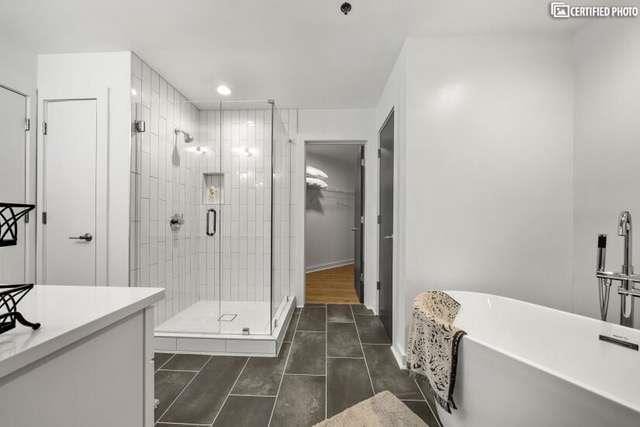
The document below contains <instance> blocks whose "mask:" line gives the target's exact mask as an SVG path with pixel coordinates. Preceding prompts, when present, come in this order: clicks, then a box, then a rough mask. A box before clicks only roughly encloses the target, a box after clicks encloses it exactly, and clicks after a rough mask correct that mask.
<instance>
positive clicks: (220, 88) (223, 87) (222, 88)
mask: <svg viewBox="0 0 640 427" xmlns="http://www.w3.org/2000/svg"><path fill="white" fill-rule="evenodd" d="M216 90H217V91H218V93H219V94H220V95H222V96H229V95H231V89H229V86H226V85H220V86H218V88H217V89H216Z"/></svg>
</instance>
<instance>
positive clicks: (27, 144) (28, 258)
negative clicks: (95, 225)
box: [0, 83, 37, 282]
mask: <svg viewBox="0 0 640 427" xmlns="http://www.w3.org/2000/svg"><path fill="white" fill-rule="evenodd" d="M0 88H2V89H5V90H8V91H9V92H13V93H15V94H16V95H20V96H22V97H24V113H25V119H26V120H28V123H29V126H28V127H25V131H24V150H25V155H24V158H25V162H24V163H25V164H24V200H25V203H34V199H35V195H34V194H32V191H31V188H32V185H33V180H32V177H31V175H32V173H31V171H32V168H33V166H32V165H33V163H34V162H33V160H34V159H33V156H32V155H31V148H32V143H31V136H32V130H33V128H34V126H35V120H33V119H32V117H31V99H32V98H31V96H29V95H28V94H26V93H24V92H22V91H19V90H18V89H14V88H13V87H11V86H7V85H5V84H2V83H0ZM26 125H27V123H25V126H26ZM36 157H37V156H36ZM27 215H28V216H27V217H26V218H25V220H27V218H28V219H29V222H31V221H33V220H35V219H36V218H37V214H36V213H35V211H34V212H31V214H27ZM30 229H31V227H30V226H29V225H26V227H25V228H24V278H25V281H27V282H31V281H32V280H31V279H32V278H33V279H35V271H34V270H35V268H34V269H33V270H32V269H31V267H32V262H33V259H32V257H33V254H32V251H33V250H34V246H33V244H32V243H31V241H32V237H31V233H30ZM36 234H37V233H36ZM36 247H37V246H36ZM33 267H35V266H33Z"/></svg>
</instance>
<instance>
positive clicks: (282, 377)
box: [267, 307, 304, 426]
mask: <svg viewBox="0 0 640 427" xmlns="http://www.w3.org/2000/svg"><path fill="white" fill-rule="evenodd" d="M303 309H304V307H303V308H302V309H300V313H299V314H298V319H296V325H295V326H294V328H293V337H292V338H291V343H290V344H289V351H288V352H287V357H286V359H285V361H284V368H282V376H281V377H280V384H278V390H277V391H276V398H275V399H273V408H271V415H269V422H268V423H267V426H270V425H271V420H272V419H273V414H274V413H275V412H276V405H277V404H278V397H280V389H281V388H282V382H283V381H284V376H285V375H286V373H287V365H289V357H290V356H291V352H292V351H293V343H294V341H295V340H296V332H298V324H300V317H302V310H303ZM293 314H294V315H295V309H294V312H293ZM287 329H288V326H287ZM286 334H287V333H286V331H285V336H286Z"/></svg>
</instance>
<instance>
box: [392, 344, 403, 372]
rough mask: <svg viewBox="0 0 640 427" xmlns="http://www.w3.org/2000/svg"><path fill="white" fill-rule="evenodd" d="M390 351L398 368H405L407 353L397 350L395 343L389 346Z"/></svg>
mask: <svg viewBox="0 0 640 427" xmlns="http://www.w3.org/2000/svg"><path fill="white" fill-rule="evenodd" d="M391 353H393V357H395V359H396V363H397V364H398V367H399V368H400V369H407V355H406V354H405V353H404V352H402V351H400V350H398V349H397V348H396V346H395V345H392V346H391Z"/></svg>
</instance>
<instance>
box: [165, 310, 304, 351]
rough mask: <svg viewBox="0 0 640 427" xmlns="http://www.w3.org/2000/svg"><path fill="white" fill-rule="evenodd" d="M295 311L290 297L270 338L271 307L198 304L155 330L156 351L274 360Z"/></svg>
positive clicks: (278, 317) (277, 318)
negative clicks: (246, 330) (245, 356)
mask: <svg viewBox="0 0 640 427" xmlns="http://www.w3.org/2000/svg"><path fill="white" fill-rule="evenodd" d="M295 307H296V304H295V297H289V298H288V300H287V301H286V302H285V303H284V304H283V306H282V307H280V310H279V313H277V314H276V317H275V319H276V321H275V322H274V327H273V331H272V333H271V334H269V319H267V315H266V314H267V313H269V310H270V308H269V303H265V302H257V301H223V302H222V303H221V302H220V301H206V300H205V301H198V302H197V303H195V304H193V305H191V306H189V307H187V308H186V309H184V310H182V311H181V312H179V313H178V314H176V315H175V316H173V317H171V318H170V319H168V320H166V321H165V322H163V323H162V324H160V325H158V326H157V327H156V329H155V332H154V347H155V351H160V352H171V353H195V354H213V355H251V356H265V357H275V356H277V355H278V352H279V350H280V347H281V346H282V342H283V341H284V336H285V333H286V330H287V326H288V324H289V322H290V321H291V318H292V315H293V311H294V310H295ZM245 328H248V331H249V333H248V334H247V333H246V332H244V331H243V330H244V329H245Z"/></svg>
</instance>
